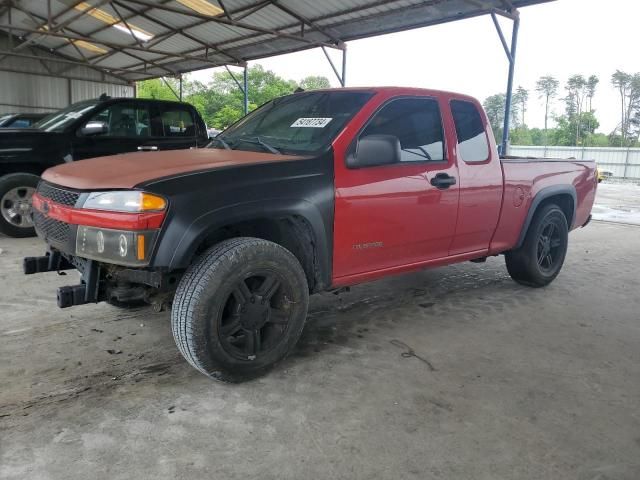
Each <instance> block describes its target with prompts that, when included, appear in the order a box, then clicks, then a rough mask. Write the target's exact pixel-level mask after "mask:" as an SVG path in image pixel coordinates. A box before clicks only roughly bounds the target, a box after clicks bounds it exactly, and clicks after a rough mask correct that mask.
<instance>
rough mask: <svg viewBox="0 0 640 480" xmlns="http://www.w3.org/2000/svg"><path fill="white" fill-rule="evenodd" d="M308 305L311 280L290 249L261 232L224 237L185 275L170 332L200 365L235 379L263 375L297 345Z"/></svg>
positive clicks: (213, 374) (207, 372)
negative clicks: (253, 235)
mask: <svg viewBox="0 0 640 480" xmlns="http://www.w3.org/2000/svg"><path fill="white" fill-rule="evenodd" d="M308 304H309V288H308V286H307V279H306V276H305V273H304V271H303V269H302V267H301V266H300V263H299V262H298V260H297V259H296V257H295V256H294V255H293V254H292V253H291V252H289V251H288V250H286V249H285V248H283V247H281V246H280V245H277V244H275V243H273V242H269V241H266V240H261V239H257V238H234V239H230V240H225V241H223V242H221V243H219V244H217V245H215V246H214V247H212V248H210V249H209V250H207V251H206V252H205V253H204V254H203V255H202V256H201V257H200V258H199V259H198V260H196V262H195V263H194V264H193V265H191V267H189V269H188V270H187V272H186V274H185V275H184V277H183V278H182V280H181V281H180V284H179V285H178V289H177V291H176V296H175V299H174V301H173V306H172V310H171V324H172V330H173V336H174V339H175V341H176V344H177V345H178V348H179V350H180V352H181V353H182V355H183V356H184V357H185V358H186V359H187V361H188V362H189V363H190V364H191V365H192V366H194V367H195V368H196V369H197V370H199V371H200V372H202V373H204V374H205V375H207V376H209V377H212V378H215V379H217V380H223V381H228V382H238V381H242V380H246V379H249V378H253V377H256V376H258V375H261V374H263V373H265V372H266V371H267V370H268V369H270V368H271V367H273V365H274V364H275V363H276V362H278V361H279V360H282V359H283V358H284V357H285V356H286V355H287V354H288V353H289V352H290V351H291V350H292V349H293V347H294V346H295V344H296V342H297V341H298V339H299V338H300V334H301V333H302V329H303V327H304V322H305V319H306V316H307V307H308Z"/></svg>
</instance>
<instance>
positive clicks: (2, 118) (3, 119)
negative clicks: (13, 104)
mask: <svg viewBox="0 0 640 480" xmlns="http://www.w3.org/2000/svg"><path fill="white" fill-rule="evenodd" d="M11 118H13V113H10V114H8V115H0V127H1V126H2V125H4V124H5V122H7V120H10V119H11Z"/></svg>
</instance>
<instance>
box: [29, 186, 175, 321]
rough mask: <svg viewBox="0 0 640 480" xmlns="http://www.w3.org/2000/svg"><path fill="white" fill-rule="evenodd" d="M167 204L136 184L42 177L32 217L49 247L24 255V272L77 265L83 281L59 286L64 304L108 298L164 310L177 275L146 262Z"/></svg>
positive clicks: (61, 301)
mask: <svg viewBox="0 0 640 480" xmlns="http://www.w3.org/2000/svg"><path fill="white" fill-rule="evenodd" d="M167 206H168V204H167V201H166V200H165V199H164V198H162V197H159V196H157V195H153V194H148V193H146V192H140V191H137V190H125V191H106V192H80V191H73V190H69V189H65V188H62V187H58V186H55V185H51V184H49V183H46V182H41V184H40V185H39V187H38V190H37V192H36V193H35V194H34V196H33V220H34V225H35V227H36V232H37V234H38V236H39V237H41V238H42V239H43V240H44V241H45V242H47V244H48V245H49V251H48V252H47V253H46V254H45V255H44V256H41V257H27V258H25V259H24V273H25V274H28V275H29V274H35V273H41V272H62V271H64V270H72V269H77V270H78V271H79V272H80V275H81V278H80V283H79V284H77V285H69V286H64V287H60V288H59V289H58V292H57V301H58V306H59V307H60V308H66V307H71V306H74V305H83V304H86V303H97V302H102V301H107V302H110V303H115V304H121V305H127V304H135V303H142V302H145V303H149V304H152V305H154V306H155V307H156V309H158V310H160V309H162V306H163V305H164V304H166V303H167V302H169V301H170V298H171V297H172V295H173V292H174V290H175V285H176V284H177V281H178V279H179V278H178V277H179V275H177V274H169V273H167V272H162V271H158V270H154V269H149V268H148V266H149V263H150V259H151V255H152V252H153V249H154V247H155V243H156V240H157V238H158V235H159V231H160V227H161V225H162V222H163V220H164V217H165V213H166V209H167Z"/></svg>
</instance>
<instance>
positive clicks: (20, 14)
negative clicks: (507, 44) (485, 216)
mask: <svg viewBox="0 0 640 480" xmlns="http://www.w3.org/2000/svg"><path fill="white" fill-rule="evenodd" d="M547 1H550V0H428V1H416V0H377V1H366V0H321V1H318V0H313V1H312V0H296V1H294V0H218V1H215V0H211V1H209V0H169V1H150V0H86V1H77V0H20V1H17V0H0V31H4V32H6V33H7V34H9V35H11V36H12V37H13V44H12V45H13V46H10V47H9V48H6V49H4V50H3V51H0V59H2V58H3V57H4V56H16V57H23V58H33V57H36V56H37V54H36V53H33V51H34V49H36V50H37V49H39V50H42V51H46V52H47V53H48V54H49V55H51V54H53V55H55V56H57V57H60V59H61V61H63V62H66V63H68V64H71V65H73V64H74V63H72V62H77V63H78V64H82V65H85V66H88V67H90V68H92V69H96V70H100V71H102V72H103V73H104V72H106V73H109V74H111V75H117V76H118V77H119V78H121V79H126V80H128V81H135V80H142V79H145V78H152V77H159V76H166V75H179V74H181V73H184V72H189V71H193V70H198V69H203V68H209V67H215V66H222V65H244V64H245V62H246V61H248V60H256V59H260V58H265V57H270V56H274V55H280V54H284V53H288V52H294V51H299V50H304V49H309V48H314V47H322V46H324V47H333V48H339V49H342V48H344V43H345V42H347V41H349V40H354V39H359V38H364V37H370V36H374V35H380V34H383V33H390V32H397V31H402V30H407V29H411V28H417V27H424V26H428V25H434V24H439V23H444V22H450V21H454V20H460V19H463V18H469V17H474V16H478V15H483V14H488V13H491V12H494V13H497V14H506V15H511V14H512V13H513V12H514V11H515V9H517V8H519V7H523V6H527V5H532V4H537V3H544V2H547ZM0 69H2V63H1V62H0Z"/></svg>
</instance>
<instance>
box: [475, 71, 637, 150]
mask: <svg viewBox="0 0 640 480" xmlns="http://www.w3.org/2000/svg"><path fill="white" fill-rule="evenodd" d="M599 84H600V79H599V78H598V77H597V76H596V75H590V76H588V77H586V76H584V75H581V74H575V75H571V76H570V77H569V78H568V79H567V81H566V82H565V84H564V86H563V87H564V90H563V91H564V96H562V97H560V95H561V89H560V86H561V85H560V81H559V80H558V79H557V78H555V77H553V76H551V75H546V76H543V77H540V78H539V79H538V81H537V82H536V85H535V94H536V95H537V98H538V100H539V101H541V102H542V104H543V105H544V128H529V127H528V126H527V123H526V112H527V106H528V102H529V97H530V94H529V93H530V92H529V90H527V89H526V88H524V87H522V86H519V87H518V88H517V89H516V91H515V92H514V94H513V101H512V107H511V112H510V121H511V128H510V132H509V134H510V138H511V144H512V145H540V146H544V145H547V146H585V147H608V146H615V147H636V146H640V141H639V137H640V73H634V74H631V73H627V72H624V71H621V70H616V72H615V73H614V74H613V75H612V76H611V79H610V84H611V87H612V88H615V89H616V90H617V91H618V92H619V95H620V123H619V124H618V125H617V126H616V128H615V129H614V130H613V131H612V132H610V133H609V134H604V133H597V132H596V130H597V129H598V127H599V126H600V122H599V121H598V118H597V116H596V109H595V108H594V103H593V100H594V97H595V96H596V92H597V89H598V86H599ZM505 97H506V96H505V94H503V93H498V94H495V95H491V96H490V97H488V98H487V99H486V100H485V101H484V104H483V105H484V108H485V110H486V112H487V116H488V118H489V123H490V124H491V127H492V128H493V132H494V134H495V136H496V138H497V139H500V138H502V130H503V125H504V115H505V108H504V106H505ZM558 101H560V102H562V103H563V104H564V111H563V112H562V113H561V114H556V113H554V112H553V107H554V105H555V104H556V102H558ZM550 121H553V122H554V123H555V125H554V126H552V127H551V126H550Z"/></svg>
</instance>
